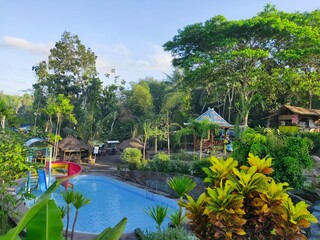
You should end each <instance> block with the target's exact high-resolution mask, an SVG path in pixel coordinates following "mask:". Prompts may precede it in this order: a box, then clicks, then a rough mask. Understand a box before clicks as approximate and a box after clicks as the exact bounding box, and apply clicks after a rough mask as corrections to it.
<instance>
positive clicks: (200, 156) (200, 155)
mask: <svg viewBox="0 0 320 240" xmlns="http://www.w3.org/2000/svg"><path fill="white" fill-rule="evenodd" d="M202 142H203V141H202V137H201V138H200V150H199V151H200V154H199V158H200V160H201V159H202Z"/></svg>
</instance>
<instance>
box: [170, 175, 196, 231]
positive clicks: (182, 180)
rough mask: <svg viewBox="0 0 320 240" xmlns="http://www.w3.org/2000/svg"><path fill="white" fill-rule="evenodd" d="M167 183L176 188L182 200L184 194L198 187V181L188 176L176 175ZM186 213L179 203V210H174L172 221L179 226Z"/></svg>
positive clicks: (173, 188)
mask: <svg viewBox="0 0 320 240" xmlns="http://www.w3.org/2000/svg"><path fill="white" fill-rule="evenodd" d="M167 184H168V185H169V187H170V188H171V189H172V190H174V191H175V192H176V193H177V194H178V196H179V198H180V201H182V200H183V197H184V195H186V194H187V193H188V192H190V191H191V190H192V189H194V188H195V187H196V183H195V182H194V181H193V180H191V179H190V178H188V177H186V176H176V177H173V178H170V179H168V180H167ZM184 218H185V215H183V214H182V207H181V206H180V205H179V211H178V212H174V213H173V214H172V215H171V221H172V222H173V223H174V224H175V225H176V226H177V227H179V226H180V225H181V223H182V221H183V220H184Z"/></svg>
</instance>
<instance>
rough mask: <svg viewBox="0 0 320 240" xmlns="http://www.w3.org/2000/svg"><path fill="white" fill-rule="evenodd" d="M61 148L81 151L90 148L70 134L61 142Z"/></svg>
mask: <svg viewBox="0 0 320 240" xmlns="http://www.w3.org/2000/svg"><path fill="white" fill-rule="evenodd" d="M59 148H61V150H63V151H79V152H80V151H81V150H83V149H85V150H87V149H89V146H88V145H87V144H85V143H84V142H82V141H81V140H78V139H76V138H74V137H72V136H68V137H66V138H64V139H62V140H61V141H60V142H59Z"/></svg>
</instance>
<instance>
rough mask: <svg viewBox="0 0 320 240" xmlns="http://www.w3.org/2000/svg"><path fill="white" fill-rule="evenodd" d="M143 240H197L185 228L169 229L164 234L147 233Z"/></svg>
mask: <svg viewBox="0 0 320 240" xmlns="http://www.w3.org/2000/svg"><path fill="white" fill-rule="evenodd" d="M142 239H143V240H173V239H174V240H186V239H196V238H195V236H194V234H193V233H192V232H190V231H188V230H186V229H183V228H167V229H166V230H164V231H162V232H146V233H145V235H144V236H143V237H142Z"/></svg>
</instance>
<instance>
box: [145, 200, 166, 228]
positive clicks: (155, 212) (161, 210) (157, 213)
mask: <svg viewBox="0 0 320 240" xmlns="http://www.w3.org/2000/svg"><path fill="white" fill-rule="evenodd" d="M168 211H169V208H168V207H166V206H162V205H159V204H157V205H155V206H153V207H148V208H147V209H146V210H145V213H146V214H148V215H149V216H150V217H152V219H153V220H154V221H155V222H156V223H157V228H158V232H161V224H162V223H163V221H164V219H165V218H166V216H167V213H168Z"/></svg>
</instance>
